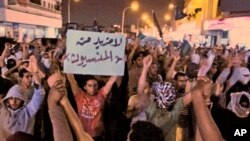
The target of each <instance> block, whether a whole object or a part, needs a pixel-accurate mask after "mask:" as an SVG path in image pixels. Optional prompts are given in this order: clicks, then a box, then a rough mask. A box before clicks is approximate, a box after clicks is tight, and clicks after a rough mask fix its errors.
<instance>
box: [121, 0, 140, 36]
mask: <svg viewBox="0 0 250 141" xmlns="http://www.w3.org/2000/svg"><path fill="white" fill-rule="evenodd" d="M130 8H131V9H132V11H136V10H138V9H139V3H138V2H137V1H133V2H132V3H131V5H130V7H126V8H124V9H123V11H122V27H121V28H122V29H121V30H122V33H123V31H124V20H125V12H126V11H127V10H128V9H130Z"/></svg>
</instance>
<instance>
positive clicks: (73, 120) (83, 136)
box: [60, 95, 93, 141]
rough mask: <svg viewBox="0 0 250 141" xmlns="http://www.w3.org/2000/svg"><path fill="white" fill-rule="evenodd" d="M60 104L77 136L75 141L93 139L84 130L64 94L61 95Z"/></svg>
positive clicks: (91, 140)
mask: <svg viewBox="0 0 250 141" xmlns="http://www.w3.org/2000/svg"><path fill="white" fill-rule="evenodd" d="M60 104H61V106H62V107H63V109H64V111H65V113H66V115H67V117H68V120H69V123H70V125H71V126H72V128H73V130H74V133H75V135H76V137H77V141H93V139H92V138H91V136H90V135H89V134H88V133H86V132H85V131H84V129H83V127H82V124H81V121H80V119H79V118H78V116H77V114H76V113H75V111H74V109H73V108H72V106H71V105H70V102H69V100H68V98H67V96H66V95H64V96H63V97H62V99H61V100H60Z"/></svg>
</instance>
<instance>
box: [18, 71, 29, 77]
mask: <svg viewBox="0 0 250 141" xmlns="http://www.w3.org/2000/svg"><path fill="white" fill-rule="evenodd" d="M28 72H29V71H27V70H26V69H21V70H20V71H19V77H20V78H23V76H24V74H25V73H28Z"/></svg>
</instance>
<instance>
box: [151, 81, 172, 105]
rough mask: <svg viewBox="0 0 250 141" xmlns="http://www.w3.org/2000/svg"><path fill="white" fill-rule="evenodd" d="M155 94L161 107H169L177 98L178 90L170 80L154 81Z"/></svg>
mask: <svg viewBox="0 0 250 141" xmlns="http://www.w3.org/2000/svg"><path fill="white" fill-rule="evenodd" d="M152 89H153V94H154V96H155V101H156V103H157V106H158V107H159V108H163V109H168V108H169V107H171V106H172V105H173V104H174V102H175V100H176V91H175V88H174V86H173V84H172V83H170V82H155V83H153V87H152Z"/></svg>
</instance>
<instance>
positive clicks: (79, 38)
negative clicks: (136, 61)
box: [64, 30, 125, 75]
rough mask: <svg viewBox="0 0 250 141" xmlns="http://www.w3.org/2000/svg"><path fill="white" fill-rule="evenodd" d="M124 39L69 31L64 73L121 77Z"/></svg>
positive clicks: (104, 34) (108, 34) (102, 34)
mask: <svg viewBox="0 0 250 141" xmlns="http://www.w3.org/2000/svg"><path fill="white" fill-rule="evenodd" d="M124 50H125V37H124V36H123V35H120V34H119V35H117V34H110V33H96V32H86V31H76V30H69V31H68V32H67V49H66V59H65V61H64V71H65V72H67V73H76V74H93V75H123V73H124Z"/></svg>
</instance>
